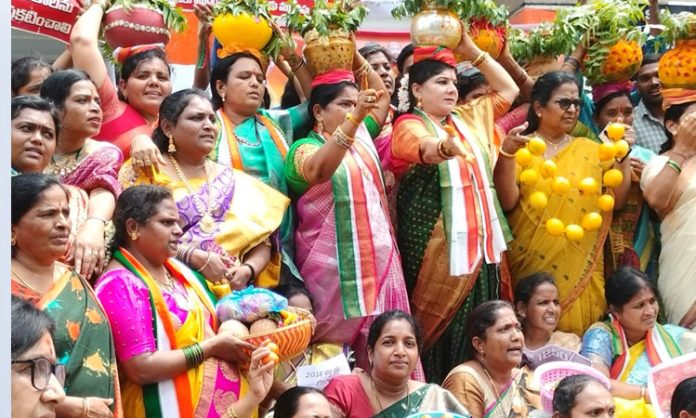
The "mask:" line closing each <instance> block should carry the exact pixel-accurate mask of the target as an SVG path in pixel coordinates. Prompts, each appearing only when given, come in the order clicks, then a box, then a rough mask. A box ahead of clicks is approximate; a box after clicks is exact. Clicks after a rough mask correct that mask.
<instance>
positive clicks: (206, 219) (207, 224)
mask: <svg viewBox="0 0 696 418" xmlns="http://www.w3.org/2000/svg"><path fill="white" fill-rule="evenodd" d="M169 159H170V160H172V165H173V166H174V171H176V175H177V176H178V177H179V180H181V182H182V183H184V186H186V190H188V192H189V194H191V200H192V201H193V205H194V206H195V207H196V210H197V211H198V213H199V214H200V215H201V220H200V222H199V226H200V229H201V231H203V232H205V233H206V234H211V233H213V232H214V231H215V220H214V219H213V217H212V216H211V213H210V212H211V208H212V207H213V193H212V190H211V189H210V170H209V169H208V160H205V161H204V162H203V171H205V184H206V186H208V201H207V202H203V198H202V197H200V196H198V195H197V194H196V192H195V191H194V190H193V187H191V184H190V183H189V181H188V179H187V178H186V175H185V174H184V171H183V170H182V169H181V166H180V165H179V162H178V161H177V160H176V158H175V157H174V154H169ZM199 199H200V201H199ZM203 203H205V204H206V207H205V208H204V207H203V206H202V204H203Z"/></svg>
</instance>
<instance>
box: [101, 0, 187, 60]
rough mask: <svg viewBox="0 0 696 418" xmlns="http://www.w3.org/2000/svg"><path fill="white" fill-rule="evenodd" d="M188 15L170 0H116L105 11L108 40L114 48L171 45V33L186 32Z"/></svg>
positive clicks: (110, 47)
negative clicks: (186, 16) (185, 15)
mask: <svg viewBox="0 0 696 418" xmlns="http://www.w3.org/2000/svg"><path fill="white" fill-rule="evenodd" d="M185 28H186V18H185V17H184V15H183V14H182V13H181V8H179V7H174V6H172V5H171V4H170V3H169V1H168V0H146V1H134V0H115V1H113V2H112V3H111V6H110V7H109V8H108V9H107V10H106V13H105V14H104V40H105V41H106V51H105V52H106V53H107V54H108V55H107V56H111V53H110V50H113V49H116V48H127V47H132V46H136V45H144V44H165V45H166V44H167V43H168V42H169V32H170V31H174V32H183V30H184V29H185Z"/></svg>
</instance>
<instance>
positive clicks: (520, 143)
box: [494, 72, 631, 335]
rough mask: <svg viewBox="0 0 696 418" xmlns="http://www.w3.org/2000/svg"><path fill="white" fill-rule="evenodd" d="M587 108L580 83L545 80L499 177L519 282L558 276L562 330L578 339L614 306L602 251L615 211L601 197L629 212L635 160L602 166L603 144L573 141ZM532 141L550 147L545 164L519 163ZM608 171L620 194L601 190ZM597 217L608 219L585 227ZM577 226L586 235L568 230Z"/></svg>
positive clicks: (567, 78)
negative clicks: (614, 174) (615, 175)
mask: <svg viewBox="0 0 696 418" xmlns="http://www.w3.org/2000/svg"><path fill="white" fill-rule="evenodd" d="M580 104H581V101H580V96H579V88H578V84H577V81H576V80H575V77H574V76H573V75H571V74H568V73H564V72H551V73H547V74H545V75H543V76H542V77H540V78H539V79H538V80H537V82H536V83H535V84H534V87H533V89H532V106H531V108H530V109H529V114H528V116H527V122H526V123H525V124H524V125H522V126H519V127H517V128H514V129H512V130H511V131H510V133H509V134H508V136H507V138H505V140H504V142H503V144H502V147H501V151H500V158H499V159H498V162H497V164H496V167H495V172H494V179H495V188H496V190H497V191H498V197H499V198H500V203H501V205H502V206H503V210H505V211H506V212H507V213H508V221H509V222H510V227H511V228H512V232H513V235H514V236H515V239H514V241H513V242H512V243H510V244H509V245H508V248H509V252H508V255H509V260H510V267H511V270H512V277H513V279H520V278H522V277H526V276H528V275H530V274H533V273H536V272H539V271H543V272H547V273H550V274H553V275H554V277H556V279H557V285H558V293H559V296H560V300H561V318H560V321H559V324H558V329H559V330H560V331H565V332H574V333H576V334H578V335H582V333H583V332H584V331H585V330H586V329H587V328H588V327H589V326H590V325H591V324H592V323H593V322H595V321H596V320H597V319H598V318H599V317H600V316H601V315H602V314H603V313H604V308H605V306H606V304H605V302H604V296H603V295H604V293H603V290H604V257H603V250H602V249H603V245H604V241H605V239H606V237H607V231H608V229H609V225H610V223H611V217H612V216H611V210H610V211H608V212H607V211H602V210H600V208H599V205H598V201H599V199H598V198H599V193H606V194H610V195H613V199H614V207H615V208H621V207H622V206H623V204H624V201H625V199H626V194H627V191H628V187H629V185H630V179H631V177H630V161H629V159H625V160H624V161H622V162H621V163H619V162H618V161H609V162H605V163H600V159H599V147H600V144H598V143H596V142H594V141H591V140H589V139H587V138H576V137H572V136H570V135H569V134H568V133H569V132H571V131H572V130H573V128H574V127H575V124H576V122H577V120H578V114H579V113H580ZM532 137H538V138H541V139H542V140H543V141H544V142H545V144H546V150H545V151H544V153H543V155H542V156H541V158H540V157H536V158H529V160H531V161H524V159H520V158H517V159H516V158H515V153H516V152H517V151H518V150H519V149H521V148H524V147H525V146H526V144H527V142H528V141H529V139H530V138H532ZM545 160H546V161H545ZM548 161H551V162H552V163H551V162H548ZM521 163H524V166H522V165H521ZM612 165H613V167H612ZM554 167H555V168H554ZM607 168H616V169H618V170H620V171H621V172H622V174H623V179H622V180H621V179H619V180H621V181H619V182H618V183H619V184H618V185H617V187H615V188H614V189H613V192H612V191H611V190H607V189H604V190H602V189H601V188H600V185H601V184H602V183H603V180H602V178H603V177H602V176H603V172H604V170H606V169H607ZM525 169H529V170H530V171H529V172H527V173H526V174H529V175H528V176H522V177H523V180H525V181H524V184H520V183H519V182H518V177H519V176H520V174H521V171H522V170H525ZM530 172H531V174H530ZM590 179H594V180H590ZM581 181H582V183H581ZM588 183H589V185H588ZM581 185H582V186H583V187H582V189H583V191H581V190H580V186H581ZM541 193H543V194H544V196H542V195H541ZM544 198H546V199H544ZM605 200H608V199H607V198H605V199H604V200H602V202H603V203H606V202H605ZM544 201H546V202H544ZM602 207H603V208H605V209H607V206H604V205H603V206H602ZM590 212H595V213H597V214H600V216H601V219H597V217H594V219H589V220H586V222H583V219H584V216H585V215H586V214H588V213H590ZM549 219H551V222H548V221H549ZM590 221H592V222H590ZM570 224H575V225H581V224H584V225H585V227H584V228H583V227H579V226H578V227H571V228H569V229H567V230H566V227H565V225H570ZM547 225H548V226H549V228H547ZM554 234H555V235H554ZM564 235H565V236H564ZM513 281H515V280H513ZM516 284H517V283H513V285H516Z"/></svg>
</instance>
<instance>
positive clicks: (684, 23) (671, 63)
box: [658, 10, 696, 90]
mask: <svg viewBox="0 0 696 418" xmlns="http://www.w3.org/2000/svg"><path fill="white" fill-rule="evenodd" d="M660 21H661V22H662V23H663V24H664V25H665V30H664V31H663V32H662V35H661V36H662V37H663V39H664V40H665V42H667V43H669V44H672V43H673V44H674V47H673V48H672V49H671V50H669V51H667V52H666V53H665V54H664V55H663V56H662V58H661V59H660V65H659V66H658V75H659V77H660V81H661V82H662V86H663V87H664V88H668V89H672V88H683V89H691V90H693V89H696V14H693V13H687V12H682V13H679V14H676V15H671V14H670V13H669V12H668V11H666V10H665V11H663V13H662V16H661V18H660Z"/></svg>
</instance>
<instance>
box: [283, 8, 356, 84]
mask: <svg viewBox="0 0 696 418" xmlns="http://www.w3.org/2000/svg"><path fill="white" fill-rule="evenodd" d="M289 5H290V8H289V11H288V13H287V15H286V17H287V28H288V30H289V31H290V32H295V33H299V34H300V35H302V37H303V38H304V41H305V44H306V46H305V49H304V56H305V59H306V60H307V65H308V66H309V67H310V68H311V69H312V71H313V72H314V74H316V75H319V74H324V73H326V72H329V71H331V70H337V69H340V70H349V71H350V70H351V69H352V67H353V55H354V54H355V45H354V44H353V41H352V40H350V35H351V34H352V33H354V32H355V31H356V30H357V29H358V27H359V26H360V24H361V23H362V22H363V20H365V17H367V12H368V10H367V8H365V6H363V5H361V4H360V3H357V4H356V3H354V2H351V1H348V0H336V1H335V2H332V3H329V2H327V1H326V0H316V1H315V2H314V7H313V8H312V9H311V11H310V12H309V13H308V14H307V13H305V12H303V10H302V8H301V7H300V5H299V4H298V3H297V2H296V1H290V2H289Z"/></svg>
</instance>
